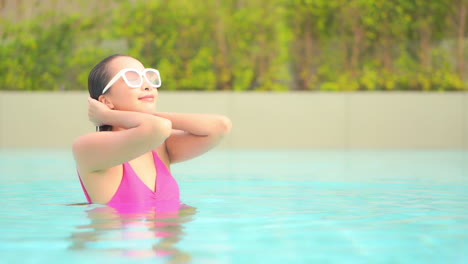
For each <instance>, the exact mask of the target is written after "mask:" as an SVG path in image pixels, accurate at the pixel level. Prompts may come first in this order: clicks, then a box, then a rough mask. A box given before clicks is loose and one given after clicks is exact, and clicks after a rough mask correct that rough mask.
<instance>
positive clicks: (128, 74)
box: [102, 68, 161, 94]
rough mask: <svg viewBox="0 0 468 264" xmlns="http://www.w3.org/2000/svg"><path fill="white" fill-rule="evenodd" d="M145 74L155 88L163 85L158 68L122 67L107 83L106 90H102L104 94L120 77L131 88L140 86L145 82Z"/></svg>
mask: <svg viewBox="0 0 468 264" xmlns="http://www.w3.org/2000/svg"><path fill="white" fill-rule="evenodd" d="M143 76H144V77H145V79H146V81H147V82H148V83H149V84H150V85H151V86H152V87H155V88H158V87H161V76H160V75H159V71H158V70H156V69H151V68H147V69H144V70H143V71H142V72H140V71H139V70H137V69H130V68H127V69H122V70H120V71H119V72H118V73H117V74H116V75H115V76H114V77H113V78H112V79H111V80H110V81H109V83H108V84H107V85H106V87H105V88H104V90H102V94H104V93H106V92H107V90H109V88H111V86H112V85H114V83H115V82H116V81H117V80H119V78H120V77H122V79H123V80H124V81H125V83H126V84H127V85H128V86H130V87H131V88H138V87H141V85H142V84H143Z"/></svg>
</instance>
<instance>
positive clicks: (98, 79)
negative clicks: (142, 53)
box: [88, 54, 130, 131]
mask: <svg viewBox="0 0 468 264" xmlns="http://www.w3.org/2000/svg"><path fill="white" fill-rule="evenodd" d="M118 57H130V56H128V55H124V54H114V55H111V56H109V57H107V58H105V59H103V60H102V61H101V62H99V63H98V64H97V65H96V66H94V68H93V69H92V70H91V72H90V73H89V76H88V92H89V96H90V97H91V98H93V99H95V100H99V96H101V95H102V91H103V90H104V87H106V85H107V83H108V82H109V81H110V79H111V78H112V76H110V75H109V64H110V62H111V61H112V60H113V59H115V58H118ZM106 93H107V92H106ZM111 130H112V126H109V125H103V126H99V127H96V131H111Z"/></svg>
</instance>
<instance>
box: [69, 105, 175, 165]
mask: <svg viewBox="0 0 468 264" xmlns="http://www.w3.org/2000/svg"><path fill="white" fill-rule="evenodd" d="M88 102H89V111H88V115H89V119H90V121H91V122H93V123H94V124H95V125H98V126H99V125H103V124H106V125H111V126H115V127H121V128H124V129H125V130H121V131H103V132H98V133H89V134H85V135H83V136H81V137H79V138H78V139H77V140H76V141H75V143H74V144H73V154H74V156H75V160H76V163H77V165H78V168H79V170H80V171H81V172H84V171H86V172H96V171H101V170H104V169H108V168H111V167H114V166H116V165H119V164H122V163H125V162H128V161H129V160H132V159H134V158H136V157H138V156H140V155H142V154H144V153H146V152H148V151H151V150H153V149H155V148H156V147H157V146H159V145H161V144H162V143H164V141H165V140H166V138H167V137H169V136H170V134H171V131H172V124H171V121H169V120H168V119H165V118H160V117H157V116H154V115H150V114H146V113H139V112H129V111H117V110H111V109H109V108H108V107H107V106H106V105H105V104H103V103H101V102H99V101H97V100H94V99H91V98H89V99H88Z"/></svg>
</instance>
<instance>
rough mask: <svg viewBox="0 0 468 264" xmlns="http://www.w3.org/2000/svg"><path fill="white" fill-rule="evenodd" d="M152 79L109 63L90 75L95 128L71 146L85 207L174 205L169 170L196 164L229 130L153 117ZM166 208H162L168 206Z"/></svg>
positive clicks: (135, 67) (123, 62)
mask: <svg viewBox="0 0 468 264" xmlns="http://www.w3.org/2000/svg"><path fill="white" fill-rule="evenodd" d="M160 86H161V78H160V76H159V72H158V71H157V70H155V69H145V68H144V67H143V65H142V63H141V62H139V61H138V60H136V59H134V58H132V57H130V56H126V55H120V54H116V55H112V56H110V57H108V58H106V59H104V60H103V61H101V62H100V63H99V64H97V65H96V66H95V67H94V68H93V70H92V71H91V73H90V75H89V79H88V89H89V93H90V96H91V98H88V103H89V106H88V116H89V119H90V121H91V122H93V123H94V124H95V125H96V126H98V127H99V129H98V130H99V131H98V132H94V133H89V134H85V135H83V136H81V137H79V138H78V139H77V140H76V141H75V143H74V144H73V154H74V157H75V160H76V164H77V169H78V174H79V178H80V181H81V184H82V187H83V191H84V192H85V195H86V197H87V199H88V202H89V203H100V204H108V205H112V204H121V203H138V204H152V203H157V202H161V201H163V203H160V207H161V208H164V210H165V211H167V210H171V209H174V207H173V206H171V205H170V204H172V205H176V204H180V201H179V197H180V196H179V187H178V185H177V182H176V181H175V179H174V178H173V177H172V175H171V173H170V165H171V164H173V163H176V162H181V161H185V160H189V159H191V158H194V157H197V156H199V155H201V154H203V153H205V152H207V151H208V150H210V149H211V148H213V147H214V146H216V145H217V144H218V143H219V142H220V140H221V139H222V137H223V136H224V135H226V134H227V133H228V132H229V131H230V129H231V121H230V120H229V119H228V118H227V117H225V116H221V115H213V114H182V113H161V112H156V105H157V100H158V90H157V88H158V87H160ZM169 201H170V203H169Z"/></svg>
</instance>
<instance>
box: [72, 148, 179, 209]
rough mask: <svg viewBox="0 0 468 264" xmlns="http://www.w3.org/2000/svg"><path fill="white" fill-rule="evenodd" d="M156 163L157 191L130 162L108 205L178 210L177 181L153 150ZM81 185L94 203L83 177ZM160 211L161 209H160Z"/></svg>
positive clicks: (124, 168) (124, 169)
mask: <svg viewBox="0 0 468 264" xmlns="http://www.w3.org/2000/svg"><path fill="white" fill-rule="evenodd" d="M152 153H153V158H154V164H155V167H156V172H157V177H156V183H155V186H156V192H154V191H153V190H151V189H150V188H148V186H146V185H145V184H144V183H143V181H142V180H141V179H140V177H138V175H137V174H136V173H135V171H134V170H133V169H132V166H130V164H129V163H128V162H125V163H124V164H123V175H122V181H121V182H120V185H119V188H118V189H117V192H116V193H115V194H114V196H113V197H112V199H111V200H110V201H109V202H108V203H107V205H110V206H115V205H119V207H122V206H123V205H124V204H125V205H126V206H124V207H127V208H128V207H133V209H136V208H135V207H140V206H143V207H147V206H148V205H149V206H151V205H152V206H156V207H158V208H159V209H160V210H161V209H162V211H167V210H177V209H179V208H178V207H179V206H180V205H181V204H180V191H179V185H178V184H177V181H176V180H175V179H174V177H173V176H172V174H171V173H170V172H169V170H168V169H167V167H166V165H165V164H164V163H163V162H162V161H161V159H159V157H158V154H157V153H156V152H155V151H152ZM78 177H79V178H80V183H81V187H82V188H83V191H84V194H85V196H86V199H87V200H88V202H89V203H92V201H91V198H90V197H89V194H88V192H87V191H86V188H85V187H84V185H83V182H82V180H81V177H80V176H79V174H78ZM158 211H159V210H158Z"/></svg>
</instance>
